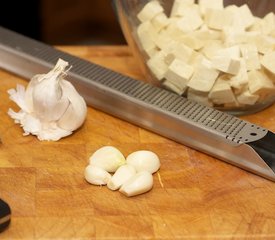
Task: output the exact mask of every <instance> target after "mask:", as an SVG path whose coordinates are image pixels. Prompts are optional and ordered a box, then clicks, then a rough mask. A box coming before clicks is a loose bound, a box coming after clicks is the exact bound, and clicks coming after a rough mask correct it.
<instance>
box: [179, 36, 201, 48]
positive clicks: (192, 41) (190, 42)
mask: <svg viewBox="0 0 275 240" xmlns="http://www.w3.org/2000/svg"><path fill="white" fill-rule="evenodd" d="M197 32H198V31H197ZM179 41H180V42H183V43H184V44H185V45H186V46H188V47H190V48H192V49H194V50H199V49H201V48H202V47H203V45H204V43H205V41H203V39H202V38H199V37H197V34H196V32H192V33H188V34H185V35H184V36H182V37H181V38H180V39H179Z"/></svg>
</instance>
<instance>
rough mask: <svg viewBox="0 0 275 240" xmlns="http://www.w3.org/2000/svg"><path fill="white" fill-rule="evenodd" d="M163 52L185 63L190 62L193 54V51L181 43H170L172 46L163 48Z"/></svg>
mask: <svg viewBox="0 0 275 240" xmlns="http://www.w3.org/2000/svg"><path fill="white" fill-rule="evenodd" d="M163 51H164V52H166V54H167V55H168V54H172V55H174V58H178V59H180V60H182V61H184V62H188V61H189V59H190V58H191V56H192V54H193V49H191V48H190V47H188V46H186V45H185V44H184V43H180V42H170V44H168V45H167V46H166V47H164V48H163ZM169 56H171V55H169Z"/></svg>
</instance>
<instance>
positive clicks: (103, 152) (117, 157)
mask: <svg viewBox="0 0 275 240" xmlns="http://www.w3.org/2000/svg"><path fill="white" fill-rule="evenodd" d="M125 162H126V160H125V157H124V156H123V154H122V153H121V152H120V151H119V150H118V149H117V148H115V147H113V146H104V147H101V148H99V149H98V150H97V151H95V152H94V153H93V154H92V156H91V157H90V158H89V163H90V165H94V166H98V167H100V168H102V169H104V170H106V171H107V172H110V173H112V172H115V171H116V170H117V169H118V168H119V167H120V166H121V165H123V164H125Z"/></svg>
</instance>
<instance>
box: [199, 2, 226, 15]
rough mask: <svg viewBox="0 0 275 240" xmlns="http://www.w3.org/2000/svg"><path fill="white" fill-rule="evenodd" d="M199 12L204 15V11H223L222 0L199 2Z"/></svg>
mask: <svg viewBox="0 0 275 240" xmlns="http://www.w3.org/2000/svg"><path fill="white" fill-rule="evenodd" d="M199 7H200V12H201V14H202V15H204V14H205V12H206V9H209V8H212V9H223V8H224V6H223V0H199Z"/></svg>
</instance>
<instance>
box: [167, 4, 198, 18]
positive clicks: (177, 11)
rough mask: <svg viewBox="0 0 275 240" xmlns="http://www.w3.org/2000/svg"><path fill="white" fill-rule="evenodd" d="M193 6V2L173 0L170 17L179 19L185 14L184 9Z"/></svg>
mask: <svg viewBox="0 0 275 240" xmlns="http://www.w3.org/2000/svg"><path fill="white" fill-rule="evenodd" d="M192 5H195V0H175V1H174V2H173V6H172V10H171V14H170V17H181V16H183V15H184V14H185V12H186V9H187V8H189V7H190V6H192Z"/></svg>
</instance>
